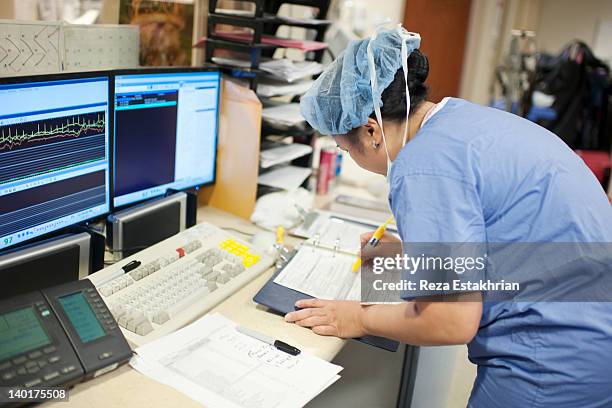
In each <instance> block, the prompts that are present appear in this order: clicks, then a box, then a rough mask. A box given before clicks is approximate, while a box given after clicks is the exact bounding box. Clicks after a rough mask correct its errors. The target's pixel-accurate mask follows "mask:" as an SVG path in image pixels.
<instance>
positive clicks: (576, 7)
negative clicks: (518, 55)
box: [536, 0, 612, 53]
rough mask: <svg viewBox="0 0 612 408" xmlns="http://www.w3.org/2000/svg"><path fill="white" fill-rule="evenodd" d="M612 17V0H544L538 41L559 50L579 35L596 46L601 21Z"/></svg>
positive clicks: (549, 48) (546, 48)
mask: <svg viewBox="0 0 612 408" xmlns="http://www.w3.org/2000/svg"><path fill="white" fill-rule="evenodd" d="M603 20H608V21H610V20H612V1H610V0H581V1H575V0H540V8H539V19H538V27H537V30H536V34H537V43H538V46H539V47H540V48H542V49H543V50H545V51H548V52H552V53H557V52H558V51H559V50H560V49H561V48H562V47H563V45H565V44H566V43H567V42H569V41H571V40H573V39H575V38H579V39H581V40H583V41H584V42H586V43H587V44H589V46H591V47H593V46H594V44H593V41H594V40H595V35H596V33H597V26H598V23H599V22H600V21H603Z"/></svg>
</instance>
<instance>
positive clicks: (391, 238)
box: [359, 231, 402, 261]
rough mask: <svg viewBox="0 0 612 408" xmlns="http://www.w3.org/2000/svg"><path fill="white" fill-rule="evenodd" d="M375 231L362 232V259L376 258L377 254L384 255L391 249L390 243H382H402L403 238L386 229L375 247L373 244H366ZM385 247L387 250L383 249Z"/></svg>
mask: <svg viewBox="0 0 612 408" xmlns="http://www.w3.org/2000/svg"><path fill="white" fill-rule="evenodd" d="M374 232H375V231H370V232H365V233H363V234H361V236H360V237H359V239H360V240H361V254H360V256H361V259H362V261H365V260H367V259H371V258H374V257H375V256H382V254H383V252H388V250H389V249H390V247H391V246H390V245H381V244H401V242H402V241H401V240H400V239H399V238H397V237H396V236H395V235H393V234H391V233H390V232H387V231H385V233H384V234H383V236H382V237H380V240H379V241H378V245H377V246H376V247H375V248H372V247H371V246H366V245H367V243H368V241H369V240H370V238H372V235H374ZM383 248H384V249H386V250H387V251H383Z"/></svg>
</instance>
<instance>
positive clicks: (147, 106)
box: [113, 69, 220, 207]
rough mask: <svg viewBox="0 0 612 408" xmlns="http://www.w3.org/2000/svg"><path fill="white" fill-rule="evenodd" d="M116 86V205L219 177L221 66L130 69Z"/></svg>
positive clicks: (116, 80) (120, 205)
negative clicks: (217, 171) (217, 69)
mask: <svg viewBox="0 0 612 408" xmlns="http://www.w3.org/2000/svg"><path fill="white" fill-rule="evenodd" d="M114 88H115V92H114V98H115V122H114V127H115V132H114V135H115V137H114V199H113V204H114V206H115V207H122V206H125V205H128V204H132V203H135V202H138V201H142V200H145V199H148V198H152V197H157V196H161V195H164V194H165V193H166V192H167V191H168V190H169V189H174V190H181V189H186V188H191V187H195V186H200V185H204V184H209V183H212V182H214V179H215V162H216V147H217V127H218V123H217V121H218V113H219V112H218V111H219V91H220V74H219V72H218V71H215V70H208V69H199V70H193V69H168V70H161V71H159V70H156V71H152V72H147V71H137V72H136V71H132V72H128V71H126V72H120V73H118V74H117V75H116V76H115V85H114Z"/></svg>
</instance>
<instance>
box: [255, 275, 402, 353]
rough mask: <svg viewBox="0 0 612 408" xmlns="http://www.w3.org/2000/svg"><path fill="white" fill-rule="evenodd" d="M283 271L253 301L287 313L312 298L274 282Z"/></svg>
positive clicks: (377, 343)
mask: <svg viewBox="0 0 612 408" xmlns="http://www.w3.org/2000/svg"><path fill="white" fill-rule="evenodd" d="M281 271H282V269H280V270H278V271H276V272H275V273H274V275H272V277H271V278H270V279H269V280H268V282H266V284H265V285H264V286H263V287H262V288H261V289H260V290H259V292H257V294H256V295H255V297H254V298H253V301H255V302H256V303H258V304H260V305H262V306H265V307H268V308H270V309H272V310H275V311H277V312H281V313H283V314H286V313H289V312H293V311H295V310H297V309H296V307H295V302H297V301H298V300H300V299H312V296H309V295H306V294H304V293H302V292H298V291H297V290H293V289H289V288H287V287H285V286H282V285H279V284H278V283H276V282H274V279H276V277H277V276H278V274H279V273H281ZM354 340H357V341H361V342H362V343H365V344H369V345H371V346H374V347H378V348H381V349H384V350H388V351H393V352H395V351H397V348H398V347H399V342H397V341H395V340H390V339H387V338H384V337H378V336H365V337H360V338H356V339H354Z"/></svg>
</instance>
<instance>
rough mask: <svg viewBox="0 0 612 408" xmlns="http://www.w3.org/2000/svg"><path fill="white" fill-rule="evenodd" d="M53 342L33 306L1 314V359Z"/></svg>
mask: <svg viewBox="0 0 612 408" xmlns="http://www.w3.org/2000/svg"><path fill="white" fill-rule="evenodd" d="M49 343H51V339H50V338H49V336H48V335H47V332H46V331H45V329H44V328H43V326H42V325H41V324H40V321H39V320H38V317H36V313H35V312H34V309H33V308H32V307H26V308H23V309H17V310H14V311H11V312H8V313H3V314H1V315H0V361H3V360H6V359H7V358H11V357H13V356H16V355H19V354H22V353H25V352H28V351H30V350H34V349H37V348H39V347H42V346H44V345H47V344H49Z"/></svg>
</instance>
